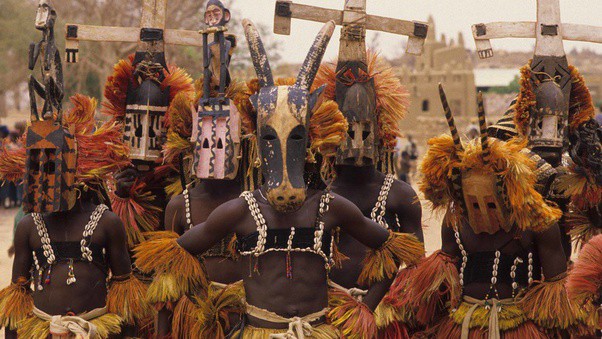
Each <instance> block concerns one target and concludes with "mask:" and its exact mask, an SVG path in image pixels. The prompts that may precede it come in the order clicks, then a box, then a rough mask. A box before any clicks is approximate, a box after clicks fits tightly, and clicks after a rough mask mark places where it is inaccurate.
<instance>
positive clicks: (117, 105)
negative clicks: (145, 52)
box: [101, 54, 194, 121]
mask: <svg viewBox="0 0 602 339" xmlns="http://www.w3.org/2000/svg"><path fill="white" fill-rule="evenodd" d="M133 61H134V55H133V54H131V55H130V56H129V57H128V58H127V59H122V60H119V62H117V63H116V64H115V66H113V74H112V75H110V76H109V77H108V78H107V82H106V84H105V89H104V96H105V99H106V100H105V101H103V102H102V109H101V112H102V113H104V114H108V115H110V116H111V117H112V118H113V119H116V120H118V121H120V120H121V119H123V117H124V116H125V107H126V97H127V90H128V86H136V82H135V81H134V70H135V67H134V65H133ZM168 68H169V72H167V71H165V70H164V71H163V72H164V73H165V79H163V82H161V89H165V88H167V87H169V100H170V102H172V101H173V99H174V98H175V96H176V95H177V94H178V93H180V92H182V91H185V92H194V87H193V86H192V79H191V78H190V76H189V75H188V73H186V71H185V70H183V69H182V68H179V67H176V66H173V65H170V66H169V67H168Z"/></svg>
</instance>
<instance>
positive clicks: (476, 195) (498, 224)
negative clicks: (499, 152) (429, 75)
mask: <svg viewBox="0 0 602 339" xmlns="http://www.w3.org/2000/svg"><path fill="white" fill-rule="evenodd" d="M439 94H440V96H441V102H442V104H443V110H444V111H445V117H446V119H447V123H448V125H449V128H450V131H451V134H452V138H453V141H454V145H455V149H456V152H457V153H461V152H463V150H464V148H463V146H462V142H461V141H460V135H459V134H458V130H457V128H456V125H455V122H454V116H453V113H452V111H451V109H450V107H449V104H448V103H447V98H446V96H445V92H444V91H443V87H442V86H441V84H439ZM477 105H478V108H479V110H478V115H479V127H480V131H481V148H482V153H481V156H482V161H483V166H487V164H489V162H490V159H489V158H490V150H489V136H488V134H487V121H486V119H485V107H484V105H483V95H482V94H481V92H479V94H478V96H477ZM457 153H456V155H455V156H456V157H457V156H458V155H457ZM451 175H452V188H453V191H454V192H453V194H454V197H455V200H456V201H458V202H459V203H460V205H461V206H460V207H461V208H462V210H463V211H464V215H465V217H466V218H467V219H468V224H469V225H470V227H471V228H472V230H473V231H474V232H475V233H489V234H493V233H496V232H497V231H499V230H505V231H509V230H510V229H511V228H512V224H510V222H509V220H510V218H509V215H508V206H506V205H505V201H504V188H503V181H502V180H503V178H502V177H501V176H500V175H498V174H496V173H493V172H491V171H485V170H484V169H483V167H481V168H478V167H477V168H465V169H460V168H459V167H454V168H452V173H451Z"/></svg>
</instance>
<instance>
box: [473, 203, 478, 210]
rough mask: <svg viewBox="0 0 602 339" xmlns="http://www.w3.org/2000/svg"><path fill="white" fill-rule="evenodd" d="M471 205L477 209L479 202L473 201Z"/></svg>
mask: <svg viewBox="0 0 602 339" xmlns="http://www.w3.org/2000/svg"><path fill="white" fill-rule="evenodd" d="M472 207H473V208H474V209H475V210H478V209H479V203H477V202H475V203H473V204H472Z"/></svg>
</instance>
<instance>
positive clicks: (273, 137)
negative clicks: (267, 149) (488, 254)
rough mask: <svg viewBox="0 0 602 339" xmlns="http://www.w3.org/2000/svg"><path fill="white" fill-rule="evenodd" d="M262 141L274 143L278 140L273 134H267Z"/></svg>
mask: <svg viewBox="0 0 602 339" xmlns="http://www.w3.org/2000/svg"><path fill="white" fill-rule="evenodd" d="M262 139H263V140H265V141H274V140H276V136H275V135H273V134H266V135H264V136H263V137H262Z"/></svg>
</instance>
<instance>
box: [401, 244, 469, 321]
mask: <svg viewBox="0 0 602 339" xmlns="http://www.w3.org/2000/svg"><path fill="white" fill-rule="evenodd" d="M455 261H456V260H455V259H454V258H453V257H451V256H450V255H449V254H447V253H445V252H443V251H440V250H439V251H436V252H435V253H433V254H431V255H430V256H428V257H427V258H424V259H423V260H422V261H421V262H420V263H419V264H418V265H417V266H416V268H415V269H414V270H412V271H410V272H411V273H410V276H409V277H408V279H406V280H405V281H406V284H405V286H404V287H405V291H404V292H403V294H402V297H401V299H402V300H401V302H402V303H404V304H407V305H409V306H410V309H412V311H413V312H415V315H414V316H415V319H416V321H418V322H419V323H420V324H422V325H429V324H431V323H432V321H433V320H435V319H437V317H436V314H438V313H440V312H441V310H443V309H446V308H447V307H448V306H450V305H451V306H452V307H455V306H457V305H458V304H459V302H460V298H461V294H462V290H461V288H460V276H459V274H458V269H457V267H456V263H455ZM448 303H449V304H450V305H448Z"/></svg>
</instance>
